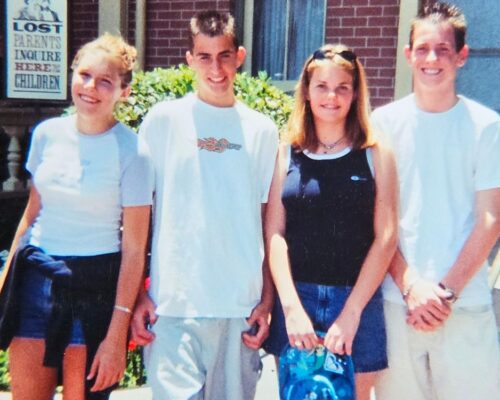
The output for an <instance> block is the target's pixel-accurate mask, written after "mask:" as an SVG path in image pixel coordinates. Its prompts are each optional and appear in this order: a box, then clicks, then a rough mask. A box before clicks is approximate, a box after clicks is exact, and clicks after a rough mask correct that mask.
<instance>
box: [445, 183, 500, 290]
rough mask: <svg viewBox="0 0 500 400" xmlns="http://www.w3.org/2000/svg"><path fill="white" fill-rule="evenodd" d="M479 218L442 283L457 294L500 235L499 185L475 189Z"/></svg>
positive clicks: (476, 210) (477, 215) (481, 263)
mask: <svg viewBox="0 0 500 400" xmlns="http://www.w3.org/2000/svg"><path fill="white" fill-rule="evenodd" d="M475 214H476V220H475V221H476V222H475V224H474V228H473V229H472V232H471V234H470V235H469V237H468V239H467V241H466V242H465V244H464V246H463V247H462V250H461V251H460V254H459V255H458V257H457V259H456V261H455V263H454V264H453V266H452V267H451V269H450V270H449V271H448V273H447V274H446V276H445V277H444V278H443V280H442V283H443V284H444V285H445V286H446V287H449V288H451V289H452V290H453V291H454V292H455V293H456V294H457V296H459V295H460V292H462V290H463V288H464V287H465V285H467V283H468V282H469V281H470V280H471V279H472V277H473V276H474V275H475V274H476V273H477V271H478V270H479V269H480V268H481V266H482V265H483V263H484V261H485V260H486V258H487V257H488V254H489V252H490V251H491V248H492V247H493V245H494V244H495V242H496V240H497V239H498V236H499V235H500V188H496V189H490V190H481V191H478V192H476V206H475Z"/></svg>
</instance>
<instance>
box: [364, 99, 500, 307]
mask: <svg viewBox="0 0 500 400" xmlns="http://www.w3.org/2000/svg"><path fill="white" fill-rule="evenodd" d="M372 121H373V123H374V125H375V127H376V128H377V129H378V130H380V132H381V133H382V134H383V135H386V136H387V137H388V138H389V140H390V142H392V145H393V147H394V153H395V156H396V162H397V168H398V174H399V187H400V216H399V235H400V242H399V247H400V250H401V251H402V253H403V256H404V258H405V260H406V262H407V263H408V265H409V266H410V268H416V269H417V270H418V271H419V273H420V275H421V276H422V277H424V278H426V279H429V280H431V281H434V282H439V281H440V280H441V279H442V278H443V277H444V276H445V275H446V273H447V271H448V270H449V269H450V268H451V267H452V266H453V264H454V262H455V260H456V259H457V256H458V254H459V253H460V251H461V249H462V247H463V245H464V243H465V241H466V240H467V238H468V237H469V235H470V233H471V231H472V228H473V226H474V223H475V217H474V209H475V208H474V207H475V202H474V199H475V192H476V191H480V190H486V189H492V188H498V187H500V168H499V164H498V160H499V155H500V117H499V116H498V114H496V113H495V112H494V111H492V110H490V109H488V108H486V107H484V106H482V105H481V104H479V103H476V102H474V101H472V100H470V99H467V98H465V97H462V96H461V97H460V98H459V101H458V102H457V104H456V105H455V106H454V107H453V108H451V109H450V110H448V111H446V112H442V113H428V112H424V111H422V110H420V109H419V108H418V107H417V105H416V103H415V97H414V95H413V94H412V95H410V96H407V97H405V98H403V99H401V100H399V101H396V102H394V103H391V104H389V105H387V106H384V107H381V108H379V109H378V110H376V111H375V112H374V113H373V116H372ZM383 290H384V295H385V298H386V299H388V300H390V301H394V302H398V303H401V304H402V299H401V293H400V291H399V290H398V288H397V287H396V285H395V284H394V282H393V281H392V278H390V277H389V276H388V277H387V278H386V280H385V282H384V284H383ZM490 302H491V296H490V292H489V290H488V286H487V270H486V267H485V266H484V267H483V268H481V270H480V271H479V272H478V273H477V274H476V275H475V276H474V277H473V278H472V279H471V281H470V282H469V283H468V284H467V286H466V287H465V289H464V290H463V292H462V293H461V294H460V298H459V300H458V303H457V304H458V305H482V304H488V303H490Z"/></svg>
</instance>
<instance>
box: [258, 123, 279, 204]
mask: <svg viewBox="0 0 500 400" xmlns="http://www.w3.org/2000/svg"><path fill="white" fill-rule="evenodd" d="M266 133H267V135H266V140H265V141H264V145H263V146H262V151H261V166H262V167H261V171H262V173H261V177H262V180H261V182H262V186H261V199H260V202H261V203H267V200H268V197H269V189H270V187H271V180H272V179H273V173H274V166H275V163H276V156H277V154H278V129H277V128H276V126H274V124H273V127H272V129H269V131H268V132H266Z"/></svg>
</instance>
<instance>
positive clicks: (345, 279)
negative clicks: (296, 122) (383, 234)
mask: <svg viewBox="0 0 500 400" xmlns="http://www.w3.org/2000/svg"><path fill="white" fill-rule="evenodd" d="M366 156H367V155H366V149H362V150H354V151H350V152H349V153H347V154H345V155H343V156H340V157H338V158H334V159H312V158H310V157H308V156H307V155H305V154H304V153H303V152H296V151H295V150H293V149H292V151H291V157H290V166H289V169H288V174H287V177H286V180H285V184H284V188H283V193H282V201H283V205H284V207H285V209H286V232H285V238H286V241H287V244H288V255H289V258H290V264H291V269H292V275H293V279H294V280H295V281H299V282H309V283H316V284H321V285H333V286H353V285H354V284H355V283H356V279H357V278H358V275H359V271H360V269H361V266H362V264H363V261H364V259H365V257H366V255H367V253H368V250H369V248H370V246H371V244H372V242H373V238H374V231H373V216H374V204H375V181H374V179H373V177H372V173H371V170H370V166H369V164H368V160H367V157H366Z"/></svg>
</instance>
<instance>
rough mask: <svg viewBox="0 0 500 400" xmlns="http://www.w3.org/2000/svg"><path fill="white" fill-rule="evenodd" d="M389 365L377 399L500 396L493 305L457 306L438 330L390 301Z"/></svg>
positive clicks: (445, 399) (458, 399)
mask: <svg viewBox="0 0 500 400" xmlns="http://www.w3.org/2000/svg"><path fill="white" fill-rule="evenodd" d="M384 311H385V319H386V324H387V341H388V357H389V369H386V370H385V371H382V372H381V373H380V374H379V376H378V380H377V383H376V398H377V400H402V399H404V400H462V399H463V400H472V399H474V400H493V399H500V350H499V346H498V333H497V327H496V323H495V316H494V313H493V308H492V306H490V305H485V306H474V307H456V306H455V307H453V311H452V313H451V315H450V317H449V318H448V320H447V321H446V323H445V325H444V326H443V327H442V328H440V329H438V330H436V331H434V332H421V331H416V330H414V329H413V328H411V327H410V326H409V325H407V323H406V321H405V319H406V307H405V306H402V305H399V304H395V303H391V302H388V301H386V302H385V304H384Z"/></svg>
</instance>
